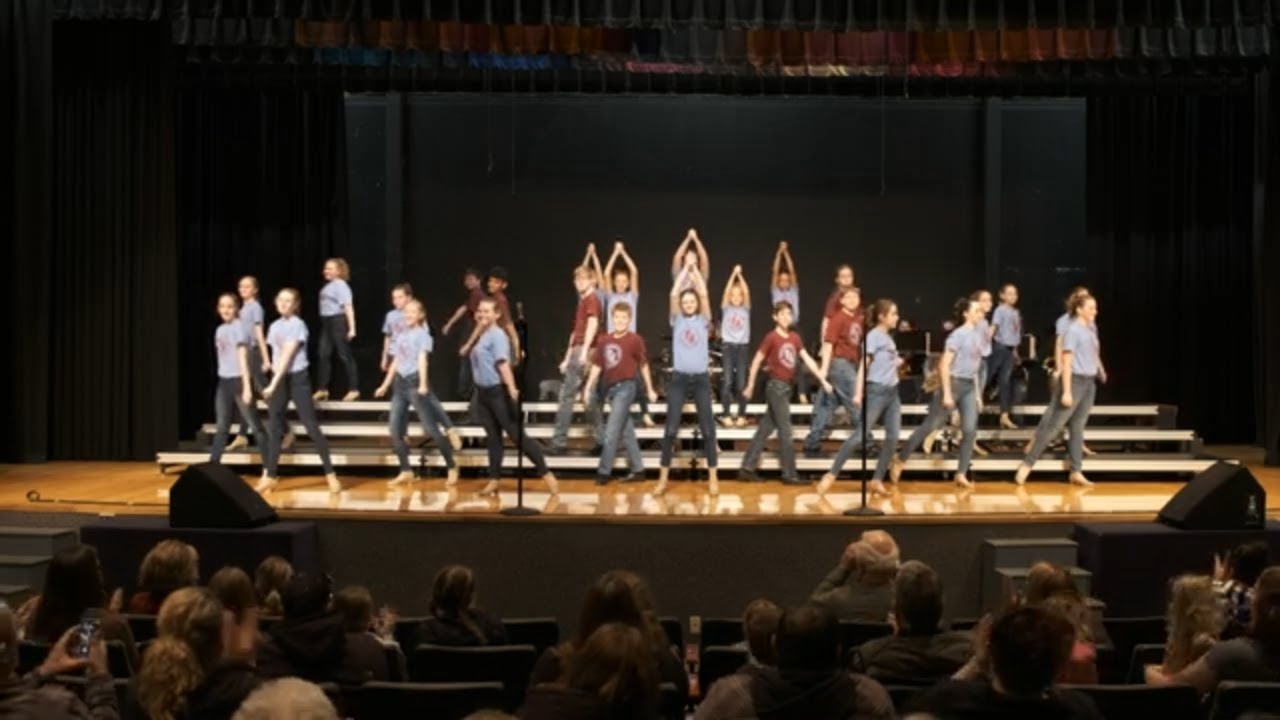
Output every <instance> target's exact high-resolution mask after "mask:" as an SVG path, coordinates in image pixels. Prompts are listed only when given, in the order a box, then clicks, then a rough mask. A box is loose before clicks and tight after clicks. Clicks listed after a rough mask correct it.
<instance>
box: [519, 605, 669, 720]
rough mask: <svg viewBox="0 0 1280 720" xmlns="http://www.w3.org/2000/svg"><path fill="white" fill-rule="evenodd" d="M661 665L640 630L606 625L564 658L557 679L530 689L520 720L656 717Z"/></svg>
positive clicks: (638, 719)
mask: <svg viewBox="0 0 1280 720" xmlns="http://www.w3.org/2000/svg"><path fill="white" fill-rule="evenodd" d="M659 716H660V715H659V708H658V669H657V667H656V666H655V665H654V664H653V648H652V644H651V643H650V641H649V638H647V637H645V634H644V632H643V631H642V630H640V629H639V628H636V627H633V626H631V625H624V624H622V623H605V624H604V625H601V626H600V627H598V628H596V630H595V631H594V632H592V633H591V637H589V638H587V641H586V642H585V643H583V644H582V646H581V647H579V648H577V649H576V650H574V651H573V652H572V653H570V654H569V655H568V657H567V659H566V660H565V662H564V673H563V675H562V676H561V677H560V679H559V680H557V681H556V682H554V683H544V684H542V685H538V686H537V687H535V688H533V689H531V690H530V691H529V695H528V697H527V699H526V700H525V705H524V712H523V713H521V718H522V720H656V719H657V718H658V717H659Z"/></svg>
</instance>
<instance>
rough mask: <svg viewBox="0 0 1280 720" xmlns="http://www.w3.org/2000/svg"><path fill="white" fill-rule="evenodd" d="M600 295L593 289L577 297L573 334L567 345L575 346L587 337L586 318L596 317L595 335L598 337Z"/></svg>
mask: <svg viewBox="0 0 1280 720" xmlns="http://www.w3.org/2000/svg"><path fill="white" fill-rule="evenodd" d="M600 315H601V313H600V296H599V295H597V294H596V293H595V292H594V291H592V292H589V293H587V294H586V295H583V296H582V297H580V298H578V310H577V312H575V313H574V314H573V336H572V337H570V338H569V345H570V346H573V347H576V346H578V345H581V344H582V341H583V340H586V339H587V318H592V317H593V318H595V319H596V323H597V324H596V337H597V338H599V337H600V332H599V330H600V325H599V322H600Z"/></svg>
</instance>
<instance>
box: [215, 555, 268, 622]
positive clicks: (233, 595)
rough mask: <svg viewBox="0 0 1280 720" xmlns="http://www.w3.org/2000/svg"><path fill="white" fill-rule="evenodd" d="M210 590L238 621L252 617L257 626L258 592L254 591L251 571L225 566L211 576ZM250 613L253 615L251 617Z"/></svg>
mask: <svg viewBox="0 0 1280 720" xmlns="http://www.w3.org/2000/svg"><path fill="white" fill-rule="evenodd" d="M209 590H210V591H212V592H213V595H214V597H216V598H218V602H221V603H222V607H224V608H226V609H227V610H230V611H231V614H232V615H235V618H236V622H238V623H244V622H245V621H246V620H250V619H251V620H252V621H253V622H254V626H255V627H256V626H257V615H258V594H257V593H256V592H254V589H253V581H252V580H250V579H249V573H247V572H245V571H244V570H241V569H240V568H238V567H234V566H227V567H224V568H222V569H221V570H219V571H218V572H216V573H214V574H213V577H211V578H209ZM249 615H253V617H252V618H249Z"/></svg>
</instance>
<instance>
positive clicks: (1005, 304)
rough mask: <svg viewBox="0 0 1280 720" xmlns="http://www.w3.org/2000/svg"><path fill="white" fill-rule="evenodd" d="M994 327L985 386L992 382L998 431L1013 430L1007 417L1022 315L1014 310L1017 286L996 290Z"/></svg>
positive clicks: (1019, 341)
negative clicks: (996, 399)
mask: <svg viewBox="0 0 1280 720" xmlns="http://www.w3.org/2000/svg"><path fill="white" fill-rule="evenodd" d="M991 324H992V325H993V326H994V327H995V335H994V336H993V338H992V340H993V341H994V342H993V343H992V346H991V363H990V365H988V366H987V385H990V384H991V380H992V379H995V381H996V386H997V388H998V393H999V395H998V397H999V399H1000V427H1002V428H1004V429H1006V430H1016V429H1017V427H1018V426H1017V424H1016V423H1014V422H1013V418H1011V417H1010V416H1009V413H1010V412H1011V411H1012V410H1013V370H1014V368H1016V367H1017V365H1018V346H1019V345H1021V344H1022V313H1021V312H1020V311H1019V310H1018V286H1017V285H1014V284H1013V283H1005V284H1004V285H1002V286H1000V305H999V306H997V307H996V312H995V314H994V315H993V316H992V318H991Z"/></svg>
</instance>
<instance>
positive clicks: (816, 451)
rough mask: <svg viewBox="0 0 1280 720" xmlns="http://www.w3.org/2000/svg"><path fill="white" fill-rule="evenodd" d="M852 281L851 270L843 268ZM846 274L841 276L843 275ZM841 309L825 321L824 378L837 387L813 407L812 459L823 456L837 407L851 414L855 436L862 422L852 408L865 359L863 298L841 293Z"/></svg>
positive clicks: (852, 291) (808, 442) (808, 441)
mask: <svg viewBox="0 0 1280 720" xmlns="http://www.w3.org/2000/svg"><path fill="white" fill-rule="evenodd" d="M843 267H844V270H848V271H849V273H850V275H849V277H852V270H849V267H848V266H847V265H845V266H843ZM844 270H842V271H841V272H842V273H843V272H844ZM840 293H841V294H840V309H839V311H837V312H836V313H834V314H832V315H831V317H829V318H824V320H823V328H824V334H823V336H822V366H821V367H822V375H823V377H825V378H827V380H828V382H829V383H830V384H831V385H832V386H834V387H833V390H832V392H827V391H825V390H824V391H823V392H822V393H821V394H819V395H818V400H817V402H815V403H814V405H813V424H812V425H811V426H810V427H809V435H808V436H807V437H805V440H804V451H805V454H806V455H807V456H809V457H819V456H821V454H822V446H821V443H822V436H823V434H824V433H825V432H826V430H827V426H828V425H830V424H831V420H832V416H833V415H834V414H835V408H836V405H837V404H840V405H843V406H844V408H845V411H846V412H847V413H848V414H849V422H850V424H851V426H852V428H853V432H854V433H855V434H856V433H857V431H858V427H859V425H858V424H859V423H860V422H861V418H860V413H858V412H856V411H855V408H854V407H853V385H854V381H855V380H856V379H857V373H858V371H857V365H856V363H857V362H858V360H859V358H860V357H861V356H862V328H863V323H864V322H865V319H864V313H863V312H862V307H861V304H862V298H861V293H859V291H858V289H857V288H855V287H853V286H852V285H850V286H849V287H847V288H845V289H844V290H841V291H840Z"/></svg>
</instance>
